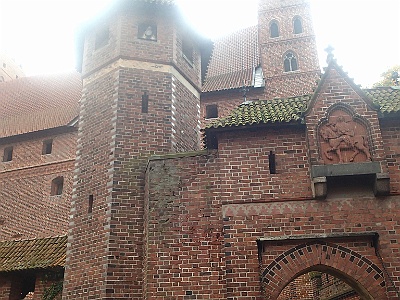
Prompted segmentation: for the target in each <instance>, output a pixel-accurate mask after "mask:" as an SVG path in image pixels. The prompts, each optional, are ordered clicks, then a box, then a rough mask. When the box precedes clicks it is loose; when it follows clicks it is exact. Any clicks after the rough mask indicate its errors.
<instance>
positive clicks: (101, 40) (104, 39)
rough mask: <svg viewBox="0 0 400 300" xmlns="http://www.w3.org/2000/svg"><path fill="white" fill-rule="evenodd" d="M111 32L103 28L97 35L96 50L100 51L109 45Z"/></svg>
mask: <svg viewBox="0 0 400 300" xmlns="http://www.w3.org/2000/svg"><path fill="white" fill-rule="evenodd" d="M109 38H110V31H109V29H108V28H103V29H101V30H99V31H98V32H97V33H96V41H95V46H94V48H95V50H97V49H100V48H101V47H104V46H105V45H107V44H108V40H109Z"/></svg>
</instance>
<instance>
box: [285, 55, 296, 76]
mask: <svg viewBox="0 0 400 300" xmlns="http://www.w3.org/2000/svg"><path fill="white" fill-rule="evenodd" d="M283 64H284V68H285V72H292V71H296V70H298V69H299V66H298V64H297V58H296V56H295V55H294V53H293V52H288V53H286V55H285V57H284V59H283Z"/></svg>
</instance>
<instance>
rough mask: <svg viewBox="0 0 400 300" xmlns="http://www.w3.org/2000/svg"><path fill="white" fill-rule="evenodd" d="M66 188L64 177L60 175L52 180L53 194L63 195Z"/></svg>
mask: <svg viewBox="0 0 400 300" xmlns="http://www.w3.org/2000/svg"><path fill="white" fill-rule="evenodd" d="M63 188H64V177H62V176H59V177H57V178H54V179H53V180H52V182H51V193H50V195H51V196H57V195H58V196H59V195H62V193H63Z"/></svg>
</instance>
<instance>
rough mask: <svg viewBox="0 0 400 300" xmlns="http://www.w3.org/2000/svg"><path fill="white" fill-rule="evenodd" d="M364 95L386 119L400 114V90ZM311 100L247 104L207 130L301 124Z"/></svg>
mask: <svg viewBox="0 0 400 300" xmlns="http://www.w3.org/2000/svg"><path fill="white" fill-rule="evenodd" d="M364 92H365V93H366V95H367V96H368V97H370V98H371V100H372V102H373V103H374V104H376V105H377V106H378V107H379V108H380V112H381V114H382V115H383V116H385V115H388V114H392V113H399V112H400V88H394V87H382V88H377V89H367V90H364ZM311 97H312V95H304V96H298V97H290V98H282V99H273V100H259V101H254V102H248V103H243V104H241V105H239V106H238V107H237V108H236V109H234V110H233V111H232V112H231V114H230V115H229V116H227V117H223V118H220V119H216V120H214V121H212V122H211V123H209V124H208V125H207V126H206V128H205V129H211V128H223V127H234V126H245V125H254V124H267V123H287V122H292V121H299V120H300V119H301V115H302V113H303V112H304V111H305V110H306V109H307V104H308V102H309V101H310V99H311Z"/></svg>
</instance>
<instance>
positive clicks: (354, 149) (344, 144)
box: [317, 109, 372, 164]
mask: <svg viewBox="0 0 400 300" xmlns="http://www.w3.org/2000/svg"><path fill="white" fill-rule="evenodd" d="M317 131H318V138H319V152H320V156H321V158H322V159H323V161H324V163H325V164H342V163H353V162H368V161H371V159H372V158H371V149H370V141H369V134H368V127H367V125H366V122H363V120H362V119H361V118H360V117H357V116H351V115H350V114H349V113H347V112H346V111H344V110H341V109H337V110H334V111H332V112H331V114H330V115H329V116H328V117H327V118H326V119H325V120H323V121H322V122H321V123H320V126H319V127H318V130H317Z"/></svg>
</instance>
